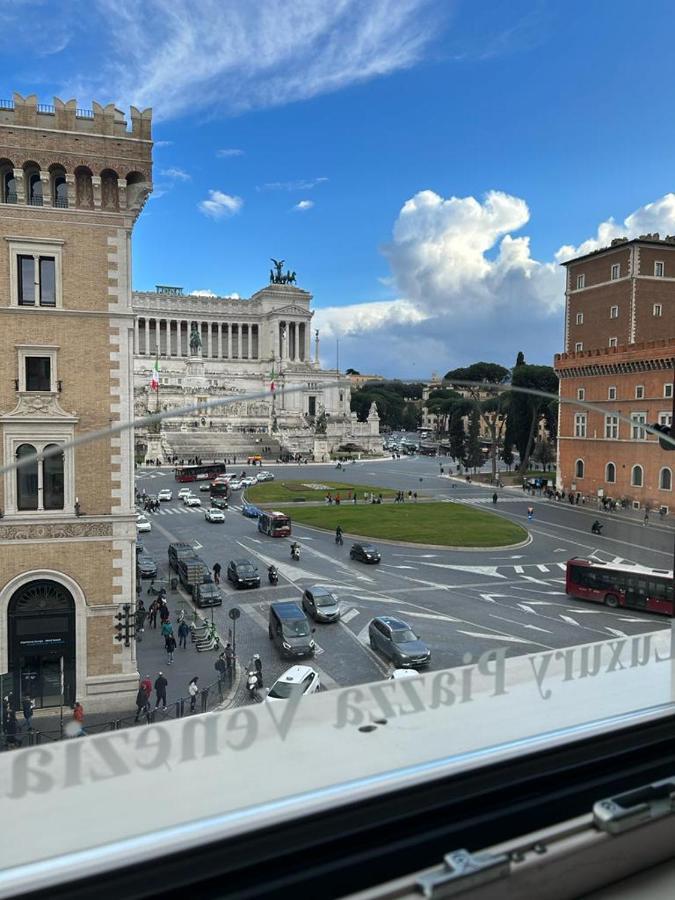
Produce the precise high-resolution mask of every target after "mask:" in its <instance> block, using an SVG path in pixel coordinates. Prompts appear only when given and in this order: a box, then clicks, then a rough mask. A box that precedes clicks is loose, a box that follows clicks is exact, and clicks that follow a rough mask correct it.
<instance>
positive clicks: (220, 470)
mask: <svg viewBox="0 0 675 900" xmlns="http://www.w3.org/2000/svg"><path fill="white" fill-rule="evenodd" d="M224 474H225V463H207V464H206V465H203V466H176V468H175V469H174V476H175V478H176V481H207V480H211V479H212V478H216V477H217V476H218V475H224Z"/></svg>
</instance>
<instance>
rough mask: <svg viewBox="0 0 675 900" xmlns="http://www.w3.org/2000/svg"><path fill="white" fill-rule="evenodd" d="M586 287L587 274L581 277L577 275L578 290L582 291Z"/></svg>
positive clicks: (583, 273)
mask: <svg viewBox="0 0 675 900" xmlns="http://www.w3.org/2000/svg"><path fill="white" fill-rule="evenodd" d="M585 287H586V273H585V272H582V273H581V275H577V290H578V291H581V290H583V289H584V288H585Z"/></svg>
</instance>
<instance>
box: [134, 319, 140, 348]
mask: <svg viewBox="0 0 675 900" xmlns="http://www.w3.org/2000/svg"><path fill="white" fill-rule="evenodd" d="M140 352H141V348H140V328H139V327H138V319H134V353H135V354H136V356H138V354H139V353H140Z"/></svg>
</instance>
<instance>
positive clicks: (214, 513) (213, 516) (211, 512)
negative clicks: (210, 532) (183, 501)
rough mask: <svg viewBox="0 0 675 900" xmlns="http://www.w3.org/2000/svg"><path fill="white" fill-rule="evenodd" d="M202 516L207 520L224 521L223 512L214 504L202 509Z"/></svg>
mask: <svg viewBox="0 0 675 900" xmlns="http://www.w3.org/2000/svg"><path fill="white" fill-rule="evenodd" d="M204 518H205V519H206V521H207V522H224V521H225V513H224V512H223V511H222V509H217V508H216V507H215V506H210V507H209V508H208V509H207V510H205V511H204Z"/></svg>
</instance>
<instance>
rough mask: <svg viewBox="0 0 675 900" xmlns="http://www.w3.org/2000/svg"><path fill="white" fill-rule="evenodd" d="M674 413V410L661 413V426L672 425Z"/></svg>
mask: <svg viewBox="0 0 675 900" xmlns="http://www.w3.org/2000/svg"><path fill="white" fill-rule="evenodd" d="M672 420H673V411H672V409H664V410H661V412H659V419H658V421H659V425H672Z"/></svg>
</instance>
